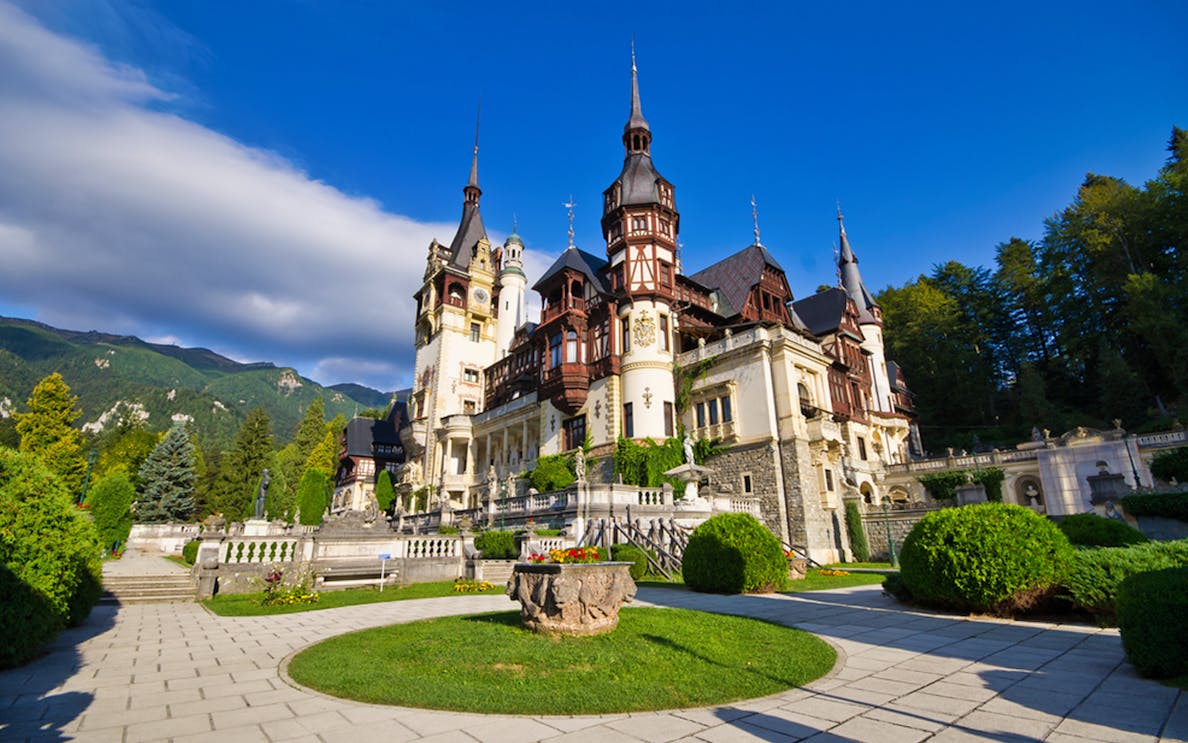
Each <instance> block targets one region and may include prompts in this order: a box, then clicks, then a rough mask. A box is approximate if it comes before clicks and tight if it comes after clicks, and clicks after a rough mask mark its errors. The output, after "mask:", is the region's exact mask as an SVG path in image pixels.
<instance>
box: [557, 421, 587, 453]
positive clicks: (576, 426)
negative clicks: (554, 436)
mask: <svg viewBox="0 0 1188 743" xmlns="http://www.w3.org/2000/svg"><path fill="white" fill-rule="evenodd" d="M561 430H562V432H563V433H564V437H565V443H564V446H563V447H562V448H563V449H565V450H566V451H568V450H569V449H577V448H578V447H580V446H581V445H582V444H583V443H585V441H586V416H584V415H579V416H577V417H576V418H570V419H569V420H567V421H565V422H564V423H562V424H561Z"/></svg>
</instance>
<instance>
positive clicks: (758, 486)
mask: <svg viewBox="0 0 1188 743" xmlns="http://www.w3.org/2000/svg"><path fill="white" fill-rule="evenodd" d="M774 464H775V463H774V460H773V457H772V454H771V447H770V444H768V443H767V442H762V443H758V444H748V445H745V446H736V447H732V448H730V449H728V450H727V451H724V452H722V453H721V454H719V455H718V456H716V457H710V458H709V459H708V460H706V462H705V466H706V467H709V468H710V469H712V470H713V471H714V474H713V475H711V476H710V488H709V491H710V492H709V493H705V495H709V494H711V493H714V492H717V493H721V494H724V495H725V494H730V495H737V496H743V495H747V493H746V491H744V490H743V475H744V474H749V475H750V476H751V494H752V495H753V496H754V497H756V498H758V499H759V509H760V512H761V513H762V514H763V515H762V517H761V519H760V520H761V521H762V522H763V524H764V526H766V527H767V528H768V529H770V530H771V531H772V532H773V533H774V534H776V535H777V536H778V535H779V534H780V533H781V529H780V505H779V492H780V491H779V484H778V483H777V481H776V468H775V466H774Z"/></svg>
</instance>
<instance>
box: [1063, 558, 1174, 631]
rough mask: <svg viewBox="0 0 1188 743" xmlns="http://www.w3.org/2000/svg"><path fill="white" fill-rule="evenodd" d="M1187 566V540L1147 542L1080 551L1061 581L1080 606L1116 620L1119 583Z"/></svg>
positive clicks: (1105, 620) (1102, 618) (1106, 619)
mask: <svg viewBox="0 0 1188 743" xmlns="http://www.w3.org/2000/svg"><path fill="white" fill-rule="evenodd" d="M1185 565H1188V539H1180V540H1178V541H1175V542H1147V543H1145V544H1136V545H1132V546H1130V547H1099V548H1097V549H1086V550H1077V551H1076V553H1075V554H1074V555H1073V557H1072V560H1071V561H1070V562H1069V566H1068V570H1067V572H1066V575H1065V576H1064V578H1063V579H1062V580H1061V584H1062V586H1063V588H1064V590H1065V592H1066V593H1067V594H1068V596H1069V598H1070V599H1071V600H1072V602H1073V605H1074V606H1076V607H1077V608H1078V609H1083V610H1084V611H1087V612H1090V613H1091V614H1095V615H1097V617H1098V618H1099V621H1101V622H1102V623H1105V624H1113V623H1114V622H1115V620H1116V614H1115V599H1116V597H1117V595H1118V586H1120V585H1121V584H1122V581H1123V580H1125V579H1127V578H1129V577H1130V576H1132V575H1137V574H1139V573H1146V572H1150V571H1152V570H1162V569H1164V568H1173V567H1180V566H1185Z"/></svg>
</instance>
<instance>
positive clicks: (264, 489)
mask: <svg viewBox="0 0 1188 743" xmlns="http://www.w3.org/2000/svg"><path fill="white" fill-rule="evenodd" d="M269 482H271V480H269V478H268V470H267V469H265V470H264V477H262V478H261V479H260V490H259V491H258V492H257V493H256V504H255V505H256V510H255V518H257V519H262V518H264V499H265V498H267V497H268V483H269Z"/></svg>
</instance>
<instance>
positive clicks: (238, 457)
mask: <svg viewBox="0 0 1188 743" xmlns="http://www.w3.org/2000/svg"><path fill="white" fill-rule="evenodd" d="M271 455H272V429H271V425H270V423H269V421H268V414H267V413H265V412H264V408H263V407H257V408H256V409H255V410H253V411H252V412H251V413H248V417H247V420H245V421H244V422H243V426H241V427H240V429H239V433H238V434H236V436H235V443H234V444H233V445H232V446H231V450H230V451H228V452H226V453H225V454H224V455H223V457H222V458H221V460H220V462H219V476H218V479H217V480H216V481H215V485H214V492H212V493H211V501H212V510H213V511H217V512H220V513H222V514H223V515H224V516H226V517H227V519H228V520H230V521H236V520H240V519H245V518H248V517H249V516H251V513H252V502H253V501H254V500H255V498H256V487H257V484H258V483H259V481H260V475H261V474H262V473H263V472H264V468H265V467H267V466H268V461H269V459H270V458H271Z"/></svg>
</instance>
